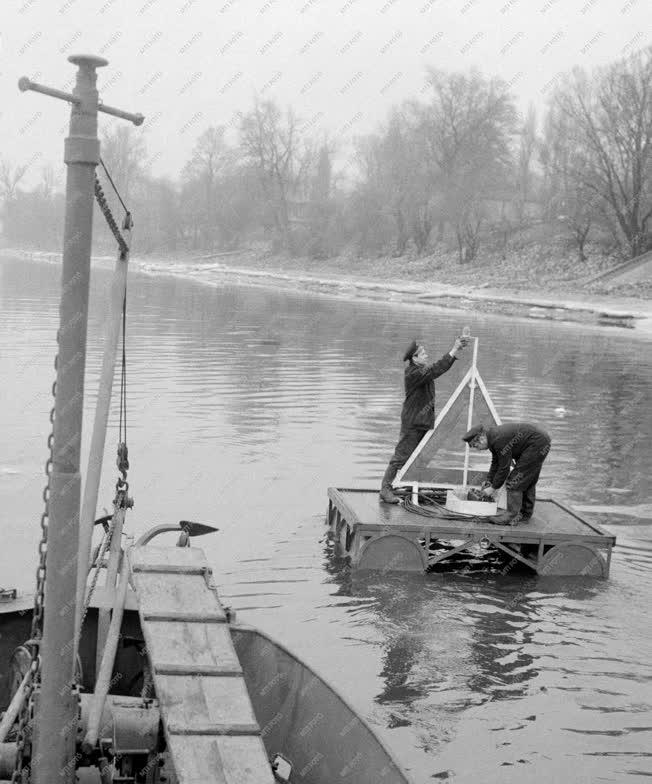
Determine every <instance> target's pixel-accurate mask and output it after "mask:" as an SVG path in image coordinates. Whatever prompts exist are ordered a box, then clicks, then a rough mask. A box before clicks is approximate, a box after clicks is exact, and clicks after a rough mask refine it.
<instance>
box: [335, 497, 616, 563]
mask: <svg viewBox="0 0 652 784" xmlns="http://www.w3.org/2000/svg"><path fill="white" fill-rule="evenodd" d="M328 498H329V507H328V522H329V525H330V526H331V529H332V532H333V534H334V536H335V538H336V540H337V541H338V542H339V543H340V545H341V546H342V549H343V550H344V552H345V553H346V554H347V555H349V556H350V557H351V562H352V565H353V566H355V567H357V568H367V569H371V568H379V569H384V570H408V571H416V570H417V569H425V568H428V567H429V566H432V565H433V564H434V563H436V562H437V561H439V560H444V559H445V558H446V557H448V556H446V555H443V556H435V558H434V559H433V557H431V556H430V549H431V547H432V546H433V544H434V543H436V542H439V541H441V540H453V541H456V542H457V541H460V542H461V544H460V545H458V546H456V547H455V548H454V549H453V550H450V551H449V555H450V554H454V553H455V552H461V551H463V550H464V549H468V547H470V546H472V545H477V544H480V545H482V546H485V547H488V546H493V547H494V548H497V549H499V550H502V551H504V552H505V553H507V554H508V555H511V556H512V557H513V558H516V560H518V561H521V562H523V563H524V564H526V565H527V566H529V567H531V568H532V569H534V570H535V571H537V572H538V573H540V574H585V575H590V576H602V577H606V576H607V575H608V573H609V566H610V559H611V549H612V547H613V546H614V544H615V542H616V540H615V537H613V536H611V535H610V534H608V533H606V532H605V531H604V530H603V529H601V528H600V527H599V526H598V525H596V524H594V523H591V522H589V521H588V520H586V519H585V518H583V517H581V516H580V515H579V514H578V513H577V512H575V511H574V510H572V509H570V508H569V507H567V506H565V505H564V504H561V503H560V502H559V501H556V500H555V499H553V498H540V499H537V502H536V507H535V513H534V517H533V518H532V520H531V521H530V522H529V523H527V524H526V525H521V526H516V527H511V526H497V525H491V524H490V523H483V522H482V521H477V520H475V519H473V520H470V521H468V522H467V521H466V520H446V519H438V518H435V517H427V516H422V515H420V514H417V513H415V512H412V511H409V510H408V509H406V508H405V507H404V506H403V505H402V504H401V505H392V504H383V503H380V502H379V499H378V491H377V490H369V489H364V488H335V487H331V488H329V489H328ZM425 508H427V507H425ZM401 540H402V541H401Z"/></svg>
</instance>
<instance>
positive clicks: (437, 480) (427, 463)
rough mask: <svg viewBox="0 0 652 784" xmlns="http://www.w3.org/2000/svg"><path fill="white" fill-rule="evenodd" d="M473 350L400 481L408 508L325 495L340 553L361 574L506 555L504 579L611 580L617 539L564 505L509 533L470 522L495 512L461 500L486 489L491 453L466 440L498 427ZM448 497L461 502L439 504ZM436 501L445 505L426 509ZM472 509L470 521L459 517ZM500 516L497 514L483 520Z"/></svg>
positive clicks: (362, 496)
mask: <svg viewBox="0 0 652 784" xmlns="http://www.w3.org/2000/svg"><path fill="white" fill-rule="evenodd" d="M473 341H474V347H473V355H472V361H471V365H470V367H469V369H468V370H467V371H466V374H465V375H464V377H463V378H462V380H461V381H460V383H459V384H458V386H457V388H456V390H455V391H454V392H453V394H452V395H451V397H450V399H449V400H448V401H447V402H446V404H445V405H444V407H443V408H442V410H441V412H440V413H439V414H438V416H437V418H436V420H435V422H434V425H433V428H432V430H429V431H428V432H427V433H426V434H425V435H424V437H423V439H422V440H421V442H420V443H419V445H418V446H417V447H416V449H415V450H414V452H413V453H412V455H411V456H410V459H409V460H408V461H407V462H406V464H405V465H404V466H403V468H402V469H401V471H399V473H398V474H397V476H396V479H395V480H394V487H395V489H396V490H397V491H398V492H400V490H399V488H402V489H403V492H404V493H406V500H405V501H404V503H403V504H401V505H392V504H384V503H380V502H379V498H378V490H377V489H374V490H370V489H354V488H337V487H330V488H329V489H328V499H329V501H328V524H329V526H330V529H331V535H332V537H333V539H334V540H335V542H336V544H337V546H338V548H339V551H340V553H341V554H343V555H345V556H348V557H349V558H350V559H351V565H352V566H353V567H355V568H357V569H378V570H381V571H386V572H387V571H409V572H418V571H423V570H426V569H428V568H430V567H433V566H435V565H436V564H438V563H440V562H442V561H449V563H450V561H451V559H454V558H457V557H459V556H460V555H461V554H465V553H466V554H468V553H469V552H470V553H472V554H474V555H475V556H477V557H479V556H480V554H482V553H483V552H485V553H486V551H490V552H492V553H494V554H496V551H499V552H500V553H501V554H502V555H504V556H506V557H507V561H506V562H505V565H504V566H503V569H502V571H503V572H507V571H509V570H510V569H512V568H514V567H515V566H516V565H517V564H521V565H524V566H527V567H529V568H530V569H532V570H533V571H535V572H536V573H537V574H542V575H584V576H589V577H607V576H608V575H609V566H610V563H611V550H612V548H613V546H614V545H615V543H616V539H615V537H614V536H611V535H610V534H608V533H607V532H606V531H604V530H603V529H601V528H600V527H599V526H598V525H595V524H594V523H590V522H589V521H588V520H585V519H584V518H582V517H580V515H579V514H578V513H577V512H575V511H574V510H573V509H570V508H569V507H567V506H565V505H564V504H562V503H560V502H559V501H557V500H555V499H553V498H545V497H543V498H537V501H536V505H535V510H534V516H533V518H532V519H531V520H530V521H529V522H528V523H527V524H526V525H519V526H516V527H511V526H504V525H494V524H492V523H489V522H487V520H486V518H485V519H483V518H482V517H479V516H473V514H475V512H476V510H477V509H478V507H482V506H485V507H487V508H488V507H489V506H490V505H489V504H483V503H476V502H472V501H460V500H459V499H466V497H467V494H468V490H469V488H471V487H477V486H479V485H480V484H481V482H483V481H484V479H485V477H486V475H487V466H486V463H487V462H488V459H487V454H486V453H485V454H479V455H478V454H473V455H471V453H470V451H469V446H468V444H463V442H462V435H463V434H464V433H465V432H466V431H467V430H468V429H469V428H470V427H471V425H472V424H474V423H476V422H484V423H485V424H486V425H493V424H496V425H498V424H501V420H500V417H499V415H498V412H497V411H496V407H495V406H494V404H493V402H492V400H491V397H490V396H489V392H488V391H487V387H486V386H485V384H484V381H483V380H482V378H481V376H480V373H479V372H478V366H477V358H478V338H473ZM467 391H468V394H467ZM462 450H463V460H464V463H463V467H460V462H461V460H460V456H461V453H462ZM552 455H553V459H554V443H553V450H552ZM447 491H452V492H453V494H454V495H453V497H452V498H451V495H450V494H449V495H448V498H447V500H446V503H445V504H442V503H441V500H442V499H443V497H444V496H446V495H447ZM429 496H430V498H433V497H435V496H437V497H439V499H440V504H439V505H436V504H433V503H432V502H431V503H430V509H429V508H428V500H429ZM455 496H456V497H455ZM500 500H501V496H500V494H499V496H498V501H499V502H500ZM451 501H455V504H454V505H452V504H451ZM465 504H466V506H467V508H468V511H469V512H473V514H469V515H468V516H466V517H465V516H464V515H463V514H462V515H461V514H458V513H457V512H458V510H459V509H464V508H465ZM499 505H500V503H499ZM494 513H495V505H494V508H493V510H492V511H487V512H486V513H485V514H487V515H491V514H494ZM503 560H504V559H503Z"/></svg>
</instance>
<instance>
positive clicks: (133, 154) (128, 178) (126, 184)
mask: <svg viewBox="0 0 652 784" xmlns="http://www.w3.org/2000/svg"><path fill="white" fill-rule="evenodd" d="M101 155H102V160H103V161H104V164H105V165H106V168H107V169H108V171H109V174H110V175H111V179H112V180H113V182H114V183H115V185H116V187H117V188H118V190H119V191H120V195H121V196H122V198H123V199H124V201H125V203H126V204H127V205H129V199H130V198H131V196H132V195H133V194H134V193H135V192H136V190H137V189H138V188H139V187H141V186H142V184H143V181H144V178H145V176H146V174H147V148H146V145H145V138H144V136H143V134H142V132H139V131H136V130H135V129H134V128H131V127H130V126H128V125H124V124H121V125H118V124H116V125H114V126H113V128H110V127H107V128H105V129H104V131H103V132H102V143H101Z"/></svg>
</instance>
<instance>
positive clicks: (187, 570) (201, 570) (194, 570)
mask: <svg viewBox="0 0 652 784" xmlns="http://www.w3.org/2000/svg"><path fill="white" fill-rule="evenodd" d="M131 568H132V571H134V572H162V573H164V574H200V575H204V574H210V569H209V568H208V567H206V566H193V565H192V564H189V565H188V566H184V565H181V564H165V563H153V564H134V565H133V566H132V567H131Z"/></svg>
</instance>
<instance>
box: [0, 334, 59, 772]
mask: <svg viewBox="0 0 652 784" xmlns="http://www.w3.org/2000/svg"><path fill="white" fill-rule="evenodd" d="M58 342H59V335H58V334H57V343H58ZM58 359H59V356H58V353H57V355H56V356H55V358H54V369H55V371H56V369H57V363H58ZM56 391H57V382H56V381H55V382H54V383H53V384H52V397H53V398H54V397H55V396H56ZM54 411H55V409H54V405H53V406H52V408H51V410H50V424H51V425H52V428H51V430H50V434H49V436H48V440H47V444H48V449H49V450H50V454H49V456H48V459H47V461H46V463H45V475H46V476H47V478H48V481H47V484H46V485H45V487H44V488H43V502H44V509H43V514H42V515H41V540H40V541H39V543H38V556H39V561H38V566H37V568H36V590H35V592H34V610H33V611H32V634H31V639H29V640H27V642H26V643H25V645H28V646H29V647H30V650H31V654H32V660H31V662H30V666H29V672H30V677H29V679H28V681H27V684H26V687H25V696H24V698H23V704H22V706H21V709H20V713H19V715H18V730H17V734H16V762H15V765H14V770H13V772H12V774H11V782H12V784H18V782H21V783H24V782H25V781H29V769H26V770H24V769H23V766H24V763H25V758H26V756H27V753H28V752H31V726H30V725H31V720H32V704H31V702H32V695H33V693H34V689H35V688H36V687H37V686H38V684H39V681H40V678H41V656H40V645H41V639H42V638H43V608H44V605H45V567H46V553H47V544H48V521H49V508H50V503H49V502H50V478H51V475H52V445H53V442H54ZM27 746H29V749H26V747H27Z"/></svg>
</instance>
